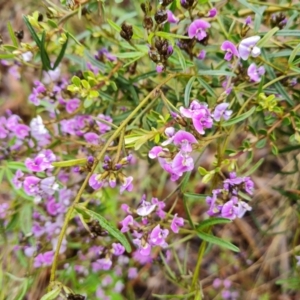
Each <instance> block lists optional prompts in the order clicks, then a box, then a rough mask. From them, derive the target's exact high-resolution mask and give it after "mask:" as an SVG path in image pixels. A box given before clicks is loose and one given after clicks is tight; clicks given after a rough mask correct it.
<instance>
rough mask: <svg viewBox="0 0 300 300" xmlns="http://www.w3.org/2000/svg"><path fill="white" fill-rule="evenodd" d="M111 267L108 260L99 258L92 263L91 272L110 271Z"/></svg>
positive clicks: (110, 262)
mask: <svg viewBox="0 0 300 300" xmlns="http://www.w3.org/2000/svg"><path fill="white" fill-rule="evenodd" d="M111 266H112V261H111V259H110V258H108V257H106V258H101V259H97V260H96V261H95V262H93V263H92V270H93V272H98V271H101V270H110V268H111Z"/></svg>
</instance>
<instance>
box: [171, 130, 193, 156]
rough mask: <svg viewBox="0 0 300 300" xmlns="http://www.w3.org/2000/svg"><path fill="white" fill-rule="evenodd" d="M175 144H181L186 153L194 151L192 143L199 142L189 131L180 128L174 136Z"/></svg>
mask: <svg viewBox="0 0 300 300" xmlns="http://www.w3.org/2000/svg"><path fill="white" fill-rule="evenodd" d="M173 142H174V145H176V146H180V150H181V151H183V152H184V153H187V152H192V151H193V149H192V146H191V144H195V143H197V140H196V138H195V137H194V136H193V135H192V134H191V133H189V132H186V131H184V130H179V131H178V132H176V133H175V135H174V137H173Z"/></svg>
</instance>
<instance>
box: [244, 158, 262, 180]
mask: <svg viewBox="0 0 300 300" xmlns="http://www.w3.org/2000/svg"><path fill="white" fill-rule="evenodd" d="M264 160H265V159H264V158H261V159H260V160H259V161H258V162H257V163H256V164H255V165H253V166H252V167H251V168H250V170H248V171H247V172H246V173H245V174H244V176H249V175H251V174H252V173H254V172H255V171H256V170H257V169H258V168H259V167H260V166H261V165H262V163H263V162H264Z"/></svg>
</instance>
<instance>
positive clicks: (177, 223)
mask: <svg viewBox="0 0 300 300" xmlns="http://www.w3.org/2000/svg"><path fill="white" fill-rule="evenodd" d="M183 225H184V219H183V218H179V217H177V214H175V215H174V218H173V220H172V223H171V230H172V231H173V232H174V233H178V232H179V227H182V226H183Z"/></svg>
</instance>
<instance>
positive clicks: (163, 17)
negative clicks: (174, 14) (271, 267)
mask: <svg viewBox="0 0 300 300" xmlns="http://www.w3.org/2000/svg"><path fill="white" fill-rule="evenodd" d="M154 19H155V21H156V23H157V24H163V23H164V22H166V21H167V19H168V14H167V12H166V11H165V10H158V11H157V12H156V14H155V15H154Z"/></svg>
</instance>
